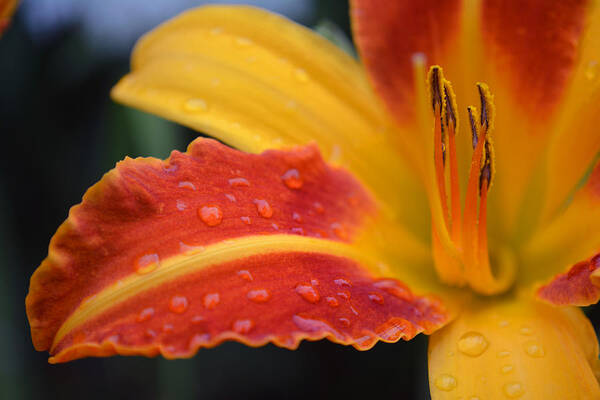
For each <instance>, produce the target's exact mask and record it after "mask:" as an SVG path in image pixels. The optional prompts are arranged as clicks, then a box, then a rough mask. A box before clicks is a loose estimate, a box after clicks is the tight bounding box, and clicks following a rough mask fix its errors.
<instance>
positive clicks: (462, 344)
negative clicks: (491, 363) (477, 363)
mask: <svg viewBox="0 0 600 400" xmlns="http://www.w3.org/2000/svg"><path fill="white" fill-rule="evenodd" d="M488 345H489V343H488V341H487V339H486V338H485V337H484V336H483V335H482V334H481V333H479V332H467V333H465V334H463V335H462V336H461V337H460V339H458V351H460V352H461V353H463V354H466V355H467V356H470V357H477V356H480V355H481V354H483V352H484V351H485V350H486V349H487V347H488Z"/></svg>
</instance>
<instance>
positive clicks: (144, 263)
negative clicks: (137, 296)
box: [135, 253, 160, 275]
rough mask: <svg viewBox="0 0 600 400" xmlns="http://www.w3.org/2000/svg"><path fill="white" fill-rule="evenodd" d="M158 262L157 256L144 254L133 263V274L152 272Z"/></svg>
mask: <svg viewBox="0 0 600 400" xmlns="http://www.w3.org/2000/svg"><path fill="white" fill-rule="evenodd" d="M159 262H160V259H159V257H158V254H156V253H152V254H144V255H143V256H141V257H139V258H138V259H137V260H136V262H135V272H137V273H138V274H140V275H143V274H147V273H149V272H152V271H154V270H155V269H156V268H157V267H158V264H159Z"/></svg>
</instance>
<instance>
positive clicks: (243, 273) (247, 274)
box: [237, 269, 254, 282]
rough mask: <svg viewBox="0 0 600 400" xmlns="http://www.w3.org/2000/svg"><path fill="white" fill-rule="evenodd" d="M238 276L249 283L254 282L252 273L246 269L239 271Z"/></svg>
mask: <svg viewBox="0 0 600 400" xmlns="http://www.w3.org/2000/svg"><path fill="white" fill-rule="evenodd" d="M237 275H238V276H239V277H240V278H242V279H243V280H245V281H247V282H252V281H253V280H254V278H253V277H252V274H251V273H250V271H247V270H245V269H242V270H240V271H238V272H237Z"/></svg>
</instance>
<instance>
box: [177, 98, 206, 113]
mask: <svg viewBox="0 0 600 400" xmlns="http://www.w3.org/2000/svg"><path fill="white" fill-rule="evenodd" d="M183 109H184V111H186V112H188V113H197V112H204V111H208V104H206V101H204V100H203V99H199V98H191V99H188V100H187V101H186V102H185V103H183Z"/></svg>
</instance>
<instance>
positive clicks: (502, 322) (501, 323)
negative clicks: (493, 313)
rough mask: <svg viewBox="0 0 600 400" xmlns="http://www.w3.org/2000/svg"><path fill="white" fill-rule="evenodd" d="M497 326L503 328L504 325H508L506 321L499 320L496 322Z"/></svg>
mask: <svg viewBox="0 0 600 400" xmlns="http://www.w3.org/2000/svg"><path fill="white" fill-rule="evenodd" d="M498 326H499V327H500V328H504V327H505V326H508V321H506V320H503V321H500V322H498Z"/></svg>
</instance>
